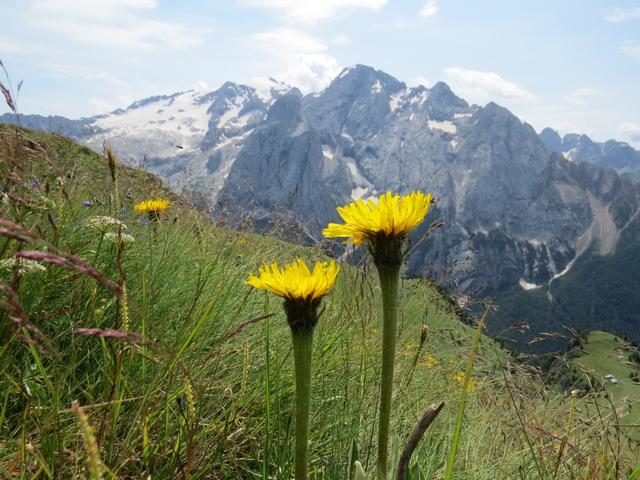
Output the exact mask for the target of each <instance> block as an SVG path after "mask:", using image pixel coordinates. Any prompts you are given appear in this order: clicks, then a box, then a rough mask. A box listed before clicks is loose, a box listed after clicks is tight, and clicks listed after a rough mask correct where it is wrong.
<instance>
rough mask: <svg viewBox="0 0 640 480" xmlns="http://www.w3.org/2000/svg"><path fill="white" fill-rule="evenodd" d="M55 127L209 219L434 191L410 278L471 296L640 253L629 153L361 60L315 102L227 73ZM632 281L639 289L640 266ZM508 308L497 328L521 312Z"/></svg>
mask: <svg viewBox="0 0 640 480" xmlns="http://www.w3.org/2000/svg"><path fill="white" fill-rule="evenodd" d="M0 120H2V117H0ZM23 120H24V124H26V126H34V127H35V128H43V129H47V128H46V121H43V120H42V119H36V118H31V117H29V118H27V117H23ZM56 125H57V126H58V129H57V130H58V131H60V132H62V133H65V134H67V135H70V136H72V137H74V138H77V139H78V140H80V141H82V142H84V143H86V144H87V145H89V146H90V147H92V148H95V149H100V148H101V147H102V144H103V142H104V141H107V142H109V143H110V144H111V145H112V147H113V148H114V150H115V151H116V153H118V154H119V155H120V157H121V158H122V159H124V160H125V161H127V162H129V163H132V164H135V165H139V166H142V167H143V168H145V169H147V170H150V171H152V172H155V173H158V174H159V175H161V176H162V177H164V178H165V179H166V180H168V181H169V182H170V184H171V185H172V186H173V187H174V188H176V189H180V190H184V191H187V192H190V193H192V194H194V195H197V196H198V198H199V199H201V201H200V203H201V205H200V206H202V207H208V208H211V209H212V211H213V212H214V214H223V213H224V214H225V215H230V216H231V218H236V219H243V220H245V221H248V222H250V223H251V224H252V225H253V226H254V228H256V229H258V230H268V229H270V228H271V227H272V223H273V221H274V219H277V221H279V222H285V223H287V224H290V225H296V226H297V227H299V229H300V230H301V231H302V232H303V233H304V235H305V236H306V238H307V239H311V240H320V236H321V235H320V232H321V229H322V227H324V226H325V225H326V224H327V223H328V222H329V221H336V220H338V217H337V214H336V210H335V209H336V206H338V205H340V204H344V203H347V202H350V201H352V200H355V199H359V198H366V197H369V196H373V195H377V194H380V193H383V192H385V191H388V190H391V191H397V192H401V193H406V192H410V191H413V190H423V191H430V192H433V194H434V197H435V199H436V204H435V206H434V208H433V211H432V213H431V214H430V216H429V220H430V221H435V220H437V219H442V220H443V221H444V227H443V228H441V229H439V230H437V231H436V232H435V233H433V234H432V235H431V237H430V239H429V240H428V241H427V242H425V243H422V244H421V245H420V246H419V247H418V248H417V249H416V250H415V251H414V253H413V255H412V256H411V258H410V259H409V262H408V266H409V273H411V274H416V275H421V274H424V273H426V272H427V270H428V269H429V270H430V269H433V270H435V271H436V272H438V274H439V276H440V278H441V280H442V281H445V280H446V281H447V282H448V283H450V284H453V285H454V286H455V289H456V291H458V292H459V293H460V294H463V295H469V294H476V295H477V294H478V292H481V293H479V295H491V296H494V297H496V298H498V300H500V298H507V297H506V296H505V295H507V294H508V296H509V298H510V299H511V298H517V299H518V300H517V303H518V305H520V304H522V303H523V302H524V303H526V301H527V300H526V299H527V298H532V297H533V296H536V298H538V297H540V298H544V299H546V300H544V301H546V302H548V303H549V304H551V305H553V304H555V303H557V298H555V297H554V288H555V287H556V286H558V285H562V284H563V282H566V281H568V280H567V279H571V278H572V275H571V272H572V269H573V268H574V267H575V266H576V265H583V264H584V259H585V258H594V256H595V257H598V258H605V259H606V258H607V256H609V255H613V254H614V253H615V252H616V250H617V249H619V248H621V247H620V242H626V243H625V245H624V246H623V247H622V250H624V251H628V250H629V249H632V250H633V248H636V247H635V246H630V245H629V242H630V241H631V240H629V238H631V237H630V236H629V235H621V232H624V231H625V230H628V226H629V225H630V223H631V222H633V221H634V219H636V218H638V216H637V212H638V209H639V206H640V190H639V188H638V187H637V186H636V185H635V184H634V183H633V182H632V181H631V180H630V179H629V178H627V177H625V176H620V175H619V174H618V173H617V172H616V171H615V170H618V172H623V171H631V170H633V169H635V168H638V166H639V165H640V160H639V159H638V156H639V155H640V154H639V153H638V152H636V151H635V150H633V149H632V148H631V147H629V146H628V145H626V144H623V143H619V142H614V141H609V142H606V143H604V144H597V143H595V142H592V141H591V140H590V139H589V138H588V137H586V136H578V135H566V136H565V137H564V138H561V137H560V136H559V135H558V134H557V132H555V131H553V130H551V129H545V130H543V131H542V132H541V133H540V135H538V134H537V133H536V132H535V131H534V129H533V128H532V127H531V126H530V125H528V124H526V123H523V122H521V121H520V120H519V119H518V118H517V117H516V116H514V115H513V114H512V113H511V112H509V111H508V110H507V109H505V108H503V107H500V106H499V105H496V104H495V103H489V104H488V105H486V106H484V107H480V106H477V105H468V104H467V103H466V102H465V101H464V100H463V99H461V98H459V97H457V96H456V95H455V94H454V93H453V92H452V91H451V89H450V88H449V87H448V86H447V85H446V84H444V83H442V82H439V83H437V84H436V85H434V86H433V87H432V88H430V89H427V88H425V87H422V86H419V87H415V88H408V87H407V86H406V85H405V84H404V83H402V82H400V81H398V80H396V79H395V78H393V77H391V76H389V75H387V74H386V73H384V72H380V71H377V70H375V69H373V68H371V67H367V66H362V65H357V66H355V67H351V68H348V69H345V70H344V71H342V73H340V75H339V76H338V77H337V78H336V79H335V80H334V81H333V82H332V83H331V84H330V85H329V86H328V87H327V88H326V89H325V90H323V91H322V92H319V93H314V94H310V95H306V96H303V95H302V94H301V93H300V91H298V90H297V89H294V88H289V87H287V86H285V85H282V84H278V83H277V82H275V81H274V80H272V79H268V80H261V81H260V82H258V83H257V84H256V85H254V86H247V85H237V84H233V83H230V82H228V83H226V84H224V85H223V86H222V87H221V88H219V89H218V90H215V91H213V92H193V91H189V92H183V93H178V94H174V95H169V96H160V97H152V98H149V99H146V100H142V101H140V102H136V103H134V104H133V105H131V106H130V107H128V108H127V109H126V110H120V111H116V112H113V113H111V114H109V115H103V116H99V117H93V118H90V119H82V120H77V121H71V120H66V119H65V121H61V122H58V123H56ZM585 162H589V163H585ZM602 167H611V168H612V169H608V168H602ZM614 169H615V170H614ZM425 228H426V226H424V227H423V228H422V229H421V231H419V232H416V236H419V235H420V234H421V233H422V232H423V231H424V229H425ZM638 250H639V252H638V253H640V247H638ZM581 268H583V269H584V268H586V267H581ZM630 281H631V282H636V283H637V284H638V286H640V272H639V273H638V275H637V277H634V278H633V279H631V280H630ZM569 290H570V289H569ZM543 292H544V293H543ZM514 312H516V313H513V315H511V317H508V318H507V319H506V320H505V317H504V315H503V317H502V319H501V320H500V325H502V324H504V323H508V322H509V321H517V320H526V319H527V318H520V317H521V316H522V317H526V315H524V314H521V311H520V310H514ZM567 312H568V311H567V310H565V311H564V312H563V313H562V315H564V316H565V317H566V318H570V317H571V315H570V312H569V313H567ZM554 315H560V314H557V313H554ZM572 321H573V320H572ZM578 321H579V320H575V321H574V323H575V322H578ZM538 327H539V328H538V329H537V330H540V329H543V328H544V325H538ZM603 328H605V327H603ZM537 330H536V329H533V330H532V331H537Z"/></svg>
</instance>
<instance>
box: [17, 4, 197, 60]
mask: <svg viewBox="0 0 640 480" xmlns="http://www.w3.org/2000/svg"><path fill="white" fill-rule="evenodd" d="M156 7H157V3H156V1H155V0H92V1H90V2H89V1H86V0H32V1H31V2H30V5H29V8H28V9H27V12H26V14H25V19H26V21H27V22H28V23H29V24H30V25H32V26H35V27H37V28H40V29H43V30H48V31H50V32H54V33H57V34H59V35H61V36H63V37H67V38H68V39H70V40H72V41H75V42H78V44H82V45H85V44H87V43H92V44H96V45H99V46H102V47H107V48H109V47H111V48H126V49H139V50H140V49H142V50H149V49H154V48H157V47H166V48H169V49H171V50H183V49H187V48H191V47H195V46H198V45H201V44H202V41H203V39H202V34H203V32H202V31H201V30H198V29H196V28H193V27H190V26H187V25H183V24H181V23H177V22H166V21H159V20H154V19H151V18H148V16H145V15H146V14H148V13H152V12H153V11H154V10H155V8H156Z"/></svg>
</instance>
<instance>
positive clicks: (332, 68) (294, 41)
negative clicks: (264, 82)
mask: <svg viewBox="0 0 640 480" xmlns="http://www.w3.org/2000/svg"><path fill="white" fill-rule="evenodd" d="M252 40H253V45H252V46H253V47H254V48H256V49H259V50H262V51H263V52H265V53H266V54H268V56H269V62H268V64H267V65H266V67H267V68H268V70H269V75H275V76H276V77H277V78H279V79H281V80H283V81H284V82H286V83H289V84H291V85H294V86H296V87H298V88H300V90H302V91H303V92H305V93H308V92H314V91H318V90H321V89H323V88H324V87H326V86H327V85H328V84H329V83H330V82H331V80H333V79H334V78H335V77H336V76H337V75H338V73H340V71H341V70H342V67H341V66H340V64H339V63H338V61H337V60H336V59H335V58H334V57H333V56H331V55H330V54H329V53H328V52H327V50H328V47H327V45H326V44H325V43H323V42H322V41H321V40H320V39H318V38H316V37H313V36H312V35H309V34H308V33H306V32H303V31H300V30H295V29H293V28H285V27H283V28H278V29H276V30H272V31H269V32H260V33H255V34H253V35H252Z"/></svg>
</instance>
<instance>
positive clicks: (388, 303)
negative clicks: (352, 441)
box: [377, 263, 400, 480]
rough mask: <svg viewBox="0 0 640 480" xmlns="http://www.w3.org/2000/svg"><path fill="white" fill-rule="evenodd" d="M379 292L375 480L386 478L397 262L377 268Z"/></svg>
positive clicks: (394, 342)
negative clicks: (379, 370)
mask: <svg viewBox="0 0 640 480" xmlns="http://www.w3.org/2000/svg"><path fill="white" fill-rule="evenodd" d="M378 274H379V275H380V287H381V289H382V314H383V319H382V322H383V324H382V372H381V380H380V412H379V416H378V422H379V423H378V464H377V470H378V476H377V479H378V480H385V479H386V478H387V464H388V455H389V426H390V423H391V400H392V397H393V370H394V364H395V356H396V339H397V336H398V283H399V281H400V263H398V264H397V265H394V264H391V265H389V264H387V265H378Z"/></svg>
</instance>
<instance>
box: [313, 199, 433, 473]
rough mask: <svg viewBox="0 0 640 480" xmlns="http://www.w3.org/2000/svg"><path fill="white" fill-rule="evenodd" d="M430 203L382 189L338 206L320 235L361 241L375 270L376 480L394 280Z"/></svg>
mask: <svg viewBox="0 0 640 480" xmlns="http://www.w3.org/2000/svg"><path fill="white" fill-rule="evenodd" d="M430 207H431V194H428V195H425V194H424V193H422V192H413V193H410V194H409V195H402V196H401V195H397V194H395V195H394V194H392V193H391V192H387V193H385V194H384V195H381V196H380V197H378V200H377V202H374V201H373V200H371V199H370V200H367V201H366V202H365V201H363V200H357V201H355V202H353V203H350V204H348V205H345V206H344V207H339V208H338V214H339V215H340V217H342V219H343V220H344V223H343V224H338V223H330V224H329V225H328V226H327V227H326V228H325V229H324V230H323V231H322V234H323V235H324V236H325V237H328V238H345V239H346V240H345V242H346V243H353V244H354V245H361V244H362V243H364V242H365V241H366V243H367V248H368V249H369V252H370V253H371V255H372V256H373V262H374V263H375V265H376V268H377V270H378V276H379V278H380V288H381V290H382V308H383V328H382V369H381V377H382V378H381V382H380V412H379V423H378V460H377V471H378V475H377V477H376V478H378V480H385V479H386V478H387V463H388V462H387V459H388V450H389V426H390V422H391V399H392V396H393V371H394V367H395V353H396V339H397V331H398V284H399V282H400V267H401V266H402V260H403V245H404V241H405V239H406V237H407V235H408V234H409V233H410V232H411V231H412V230H413V229H414V228H415V227H417V226H418V225H419V224H420V223H422V221H423V220H424V218H425V216H426V215H427V213H428V212H429V208H430Z"/></svg>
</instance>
